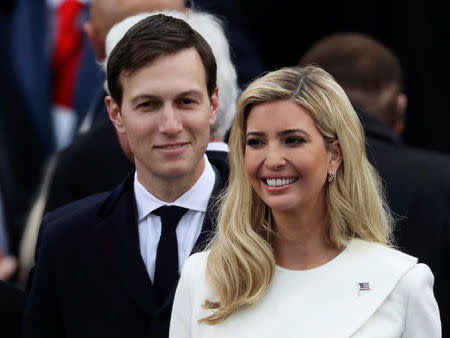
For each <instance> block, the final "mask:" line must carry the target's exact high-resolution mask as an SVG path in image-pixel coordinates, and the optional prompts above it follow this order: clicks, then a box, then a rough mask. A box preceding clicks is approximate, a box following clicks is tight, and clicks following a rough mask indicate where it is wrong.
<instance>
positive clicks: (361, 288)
mask: <svg viewBox="0 0 450 338" xmlns="http://www.w3.org/2000/svg"><path fill="white" fill-rule="evenodd" d="M358 286H359V292H360V293H361V291H370V285H369V283H368V282H361V283H358Z"/></svg>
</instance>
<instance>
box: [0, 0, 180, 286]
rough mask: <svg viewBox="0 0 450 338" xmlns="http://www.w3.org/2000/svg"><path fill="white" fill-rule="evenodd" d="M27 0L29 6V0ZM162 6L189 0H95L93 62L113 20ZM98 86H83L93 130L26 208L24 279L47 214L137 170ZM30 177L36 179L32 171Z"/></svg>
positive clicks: (63, 156) (56, 164) (90, 29)
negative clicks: (89, 98) (27, 213)
mask: <svg viewBox="0 0 450 338" xmlns="http://www.w3.org/2000/svg"><path fill="white" fill-rule="evenodd" d="M21 1H22V0H21ZM22 2H24V4H26V1H22ZM162 9H171V10H184V1H183V0H151V1H147V0H131V1H121V0H93V1H92V2H91V5H90V7H89V14H90V19H89V20H87V21H86V22H85V24H84V26H83V28H84V31H85V33H86V36H87V38H88V39H86V42H87V44H88V45H89V48H87V49H86V51H88V50H91V51H92V53H91V55H90V56H91V58H92V61H93V63H94V53H95V59H96V60H97V61H98V62H104V60H105V57H106V54H105V39H106V35H107V33H108V31H109V30H110V29H111V27H112V26H113V25H114V24H116V23H117V22H119V21H121V20H123V19H125V18H126V17H127V16H129V15H134V14H137V13H140V12H151V11H155V10H162ZM86 57H87V56H86ZM95 66H96V73H100V74H101V79H102V81H103V79H104V72H102V71H101V69H100V67H98V64H95ZM90 73H91V75H89V72H84V71H83V72H82V73H81V74H80V79H81V78H84V81H86V80H87V79H86V78H89V76H92V71H90ZM83 74H84V76H82V75H83ZM96 86H97V88H95V90H94V89H93V88H92V89H89V87H83V90H85V91H87V92H90V93H89V94H88V93H86V95H91V96H90V97H91V102H90V104H89V106H90V107H89V109H88V110H87V113H86V116H85V117H84V119H83V121H82V122H81V123H80V124H81V125H80V129H79V130H80V132H82V133H83V135H85V133H87V131H89V130H91V132H90V133H89V134H88V135H86V136H78V137H75V139H74V140H73V142H72V143H71V144H70V145H69V146H68V147H67V148H65V149H64V150H62V151H61V152H58V153H57V154H55V155H54V156H53V159H52V160H51V161H49V162H48V164H47V166H46V168H45V172H44V173H43V175H42V177H41V184H40V187H39V189H38V193H37V194H36V196H35V198H34V200H33V201H32V202H33V203H32V206H31V208H30V207H29V206H28V204H27V209H26V210H27V211H28V210H30V212H29V217H28V218H27V220H26V224H25V227H24V228H25V230H24V235H23V237H22V239H21V245H20V268H21V270H22V271H21V276H24V277H25V278H26V276H27V274H28V271H29V270H30V269H31V268H32V266H33V264H34V248H35V243H36V236H37V232H38V228H39V225H40V224H41V222H42V217H43V215H44V213H45V212H46V211H50V210H53V209H55V208H56V207H59V206H62V205H64V204H67V203H69V202H72V201H76V200H78V199H81V198H83V197H86V196H89V195H91V194H94V193H98V192H103V191H109V190H111V189H112V188H113V187H115V186H116V185H117V184H119V183H120V182H122V180H123V179H124V177H125V176H126V175H127V174H128V173H129V172H130V171H131V170H132V169H133V168H134V166H133V164H132V163H131V162H130V161H129V160H128V159H127V158H126V157H125V155H124V154H123V152H122V150H121V148H120V145H119V142H118V140H117V137H116V133H115V131H114V127H113V126H112V124H111V121H109V119H108V113H107V111H106V107H105V96H106V95H107V94H106V92H105V89H104V84H103V83H101V82H100V83H99V82H98V81H97V82H96ZM92 94H93V95H92ZM0 127H1V125H0ZM25 127H26V126H25ZM27 139H28V138H25V140H27ZM34 153H36V152H34ZM35 156H36V155H35ZM105 170H108V171H109V174H108V175H104V174H103V173H104V171H105ZM27 175H28V176H31V177H33V176H32V175H30V174H29V172H28V171H27ZM28 176H25V177H28ZM25 196H32V195H31V194H28V195H25ZM23 223H25V220H22V224H21V225H22V227H23Z"/></svg>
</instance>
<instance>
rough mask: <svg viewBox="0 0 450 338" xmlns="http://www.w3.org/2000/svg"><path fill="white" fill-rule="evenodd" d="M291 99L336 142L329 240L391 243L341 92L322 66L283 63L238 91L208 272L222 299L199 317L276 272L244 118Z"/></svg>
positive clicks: (219, 314) (262, 287) (359, 135)
mask: <svg viewBox="0 0 450 338" xmlns="http://www.w3.org/2000/svg"><path fill="white" fill-rule="evenodd" d="M277 100H289V101H292V102H295V103H297V104H299V105H301V106H303V107H304V108H305V109H306V110H308V111H309V113H310V114H311V117H312V118H313V120H314V122H315V124H316V127H317V128H318V130H319V132H320V134H321V135H322V137H323V139H324V142H325V146H326V147H328V146H329V145H331V144H332V143H333V142H334V141H335V140H338V141H339V144H340V147H341V152H342V163H341V165H340V167H339V169H338V170H337V177H336V181H335V182H334V183H333V184H329V185H328V189H327V194H326V202H327V203H326V204H327V217H328V224H327V226H328V228H327V236H328V240H329V241H330V243H331V244H332V245H334V246H335V247H336V248H344V247H345V246H346V245H347V243H348V241H349V240H350V239H351V238H360V239H363V240H366V241H370V242H377V243H382V244H386V245H389V244H390V238H391V225H392V217H391V214H390V212H389V209H388V208H387V205H386V202H385V199H384V194H383V191H382V188H381V184H380V179H379V176H378V175H377V173H376V171H375V169H374V168H373V167H372V165H371V164H370V163H369V161H368V160H367V157H366V152H365V144H364V142H365V139H364V132H363V129H362V126H361V123H360V121H359V118H358V116H357V115H356V113H355V111H354V109H353V107H352V105H351V104H350V102H349V100H348V98H347V96H346V94H345V93H344V91H343V90H342V88H341V87H340V86H339V85H338V84H337V83H336V81H335V80H334V79H333V78H332V77H331V75H329V74H328V73H327V72H325V71H324V70H322V69H320V68H318V67H315V66H307V67H304V68H300V67H297V68H283V69H280V70H278V71H274V72H270V73H268V74H266V75H265V76H263V77H261V78H259V79H257V80H255V81H254V82H253V83H251V84H250V85H249V86H248V88H247V89H246V90H245V91H244V92H243V93H242V95H241V96H240V98H239V101H238V105H237V114H236V119H235V121H234V124H233V127H232V131H231V136H230V142H229V143H230V167H231V174H230V184H229V187H228V189H227V191H226V193H225V195H224V197H223V199H222V208H221V211H220V214H219V219H218V230H217V232H216V234H215V236H214V238H213V241H212V242H211V244H210V249H211V252H210V254H209V257H208V263H207V277H208V280H209V282H210V283H211V285H212V286H213V287H214V289H215V291H216V292H217V294H218V297H219V301H218V302H211V301H209V300H207V301H206V302H205V305H204V306H205V307H206V308H210V309H216V311H215V312H214V313H213V314H211V315H210V316H208V317H206V318H203V319H201V320H200V322H205V323H208V324H217V323H220V322H222V321H223V320H225V319H226V318H227V317H228V316H230V315H231V314H232V313H233V312H235V311H237V310H238V309H239V308H241V307H243V306H248V305H252V304H254V303H255V302H256V301H257V300H258V299H260V298H261V296H262V295H263V294H264V293H265V291H266V290H267V288H268V286H269V284H270V282H271V280H272V277H273V274H274V271H275V259H274V256H273V251H272V247H271V243H272V238H273V229H272V226H271V211H270V208H269V207H268V206H267V205H266V204H265V203H264V202H263V201H262V200H261V199H260V198H259V197H258V195H257V194H256V193H255V191H254V190H253V188H252V186H251V184H250V181H249V179H248V176H247V174H246V172H245V167H244V156H245V140H246V135H245V134H246V127H247V126H246V122H247V117H248V114H249V112H250V110H251V109H252V108H253V107H254V106H256V105H259V104H263V103H266V102H272V101H277Z"/></svg>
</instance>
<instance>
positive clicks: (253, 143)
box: [247, 138, 264, 147]
mask: <svg viewBox="0 0 450 338" xmlns="http://www.w3.org/2000/svg"><path fill="white" fill-rule="evenodd" d="M263 144H264V142H263V140H260V139H257V138H251V139H248V140H247V145H248V146H250V147H257V146H260V145H263Z"/></svg>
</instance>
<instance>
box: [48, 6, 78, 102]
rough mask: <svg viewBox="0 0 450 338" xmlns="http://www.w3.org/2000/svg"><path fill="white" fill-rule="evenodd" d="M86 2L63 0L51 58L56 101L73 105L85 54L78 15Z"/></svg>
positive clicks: (58, 13)
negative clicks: (80, 67)
mask: <svg viewBox="0 0 450 338" xmlns="http://www.w3.org/2000/svg"><path fill="white" fill-rule="evenodd" d="M83 6H84V5H83V3H81V2H80V1H77V0H66V1H64V2H63V3H62V4H61V5H60V6H59V8H58V10H57V19H56V40H55V52H54V55H53V60H52V72H53V81H52V87H53V88H52V91H53V103H54V104H56V105H60V106H63V107H67V108H72V107H73V103H74V92H75V85H76V78H77V73H78V67H79V64H80V60H81V54H82V48H81V46H82V44H81V43H82V37H83V31H82V27H81V25H80V24H79V16H80V13H81V11H82V10H83Z"/></svg>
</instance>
